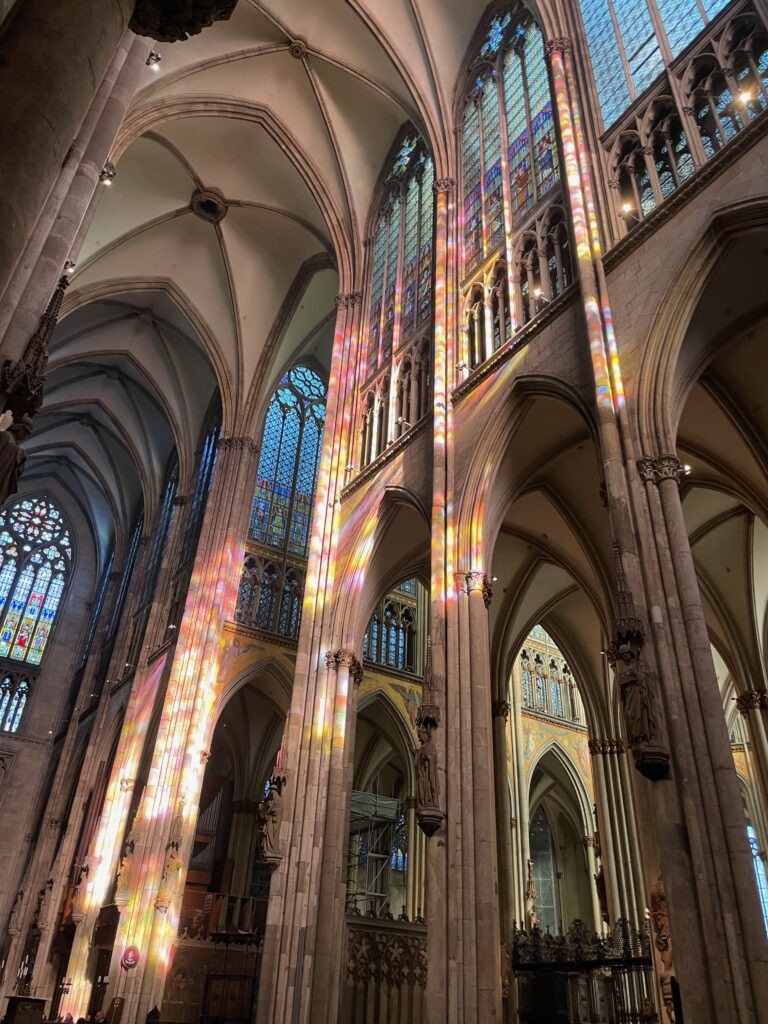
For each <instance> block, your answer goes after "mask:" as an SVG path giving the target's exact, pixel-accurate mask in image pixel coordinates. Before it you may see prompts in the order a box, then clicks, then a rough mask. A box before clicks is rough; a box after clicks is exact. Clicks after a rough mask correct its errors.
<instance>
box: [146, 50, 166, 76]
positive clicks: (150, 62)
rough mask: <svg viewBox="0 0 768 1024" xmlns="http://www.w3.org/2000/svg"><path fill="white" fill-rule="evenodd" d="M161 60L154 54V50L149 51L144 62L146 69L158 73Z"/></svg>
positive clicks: (157, 54)
mask: <svg viewBox="0 0 768 1024" xmlns="http://www.w3.org/2000/svg"><path fill="white" fill-rule="evenodd" d="M162 59H163V58H162V57H161V56H160V54H159V53H156V52H155V51H154V50H150V51H149V56H148V57H147V60H146V64H147V67H148V68H151V69H152V71H159V70H160V61H161V60H162Z"/></svg>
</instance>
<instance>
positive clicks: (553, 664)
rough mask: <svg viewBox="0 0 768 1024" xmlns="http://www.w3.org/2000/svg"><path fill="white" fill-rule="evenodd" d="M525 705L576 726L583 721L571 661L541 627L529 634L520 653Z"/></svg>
mask: <svg viewBox="0 0 768 1024" xmlns="http://www.w3.org/2000/svg"><path fill="white" fill-rule="evenodd" d="M519 660H520V676H519V679H520V684H519V685H520V693H521V698H522V707H523V708H524V709H526V710H528V711H533V712H535V713H536V714H537V715H546V716H547V717H549V718H557V719H560V720H562V721H564V722H570V723H573V724H575V725H583V724H584V716H583V711H582V705H581V698H580V696H579V693H578V690H577V688H576V681H575V680H574V678H573V675H572V673H571V670H570V668H569V666H568V663H567V662H566V661H565V659H564V658H563V656H562V654H561V653H560V651H559V650H558V648H557V646H556V644H555V642H554V640H553V639H552V637H551V636H549V634H548V633H547V632H546V630H545V629H544V628H543V627H541V626H535V627H534V628H533V629H532V630H531V632H530V633H529V634H528V637H527V640H526V645H525V647H523V648H522V650H521V651H520V655H519Z"/></svg>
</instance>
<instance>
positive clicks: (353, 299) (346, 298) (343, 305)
mask: <svg viewBox="0 0 768 1024" xmlns="http://www.w3.org/2000/svg"><path fill="white" fill-rule="evenodd" d="M362 299H363V293H362V292H345V293H340V294H339V295H337V296H336V297H335V299H334V300H333V301H334V305H335V306H336V309H349V308H350V307H352V306H355V305H357V304H358V303H359V302H362Z"/></svg>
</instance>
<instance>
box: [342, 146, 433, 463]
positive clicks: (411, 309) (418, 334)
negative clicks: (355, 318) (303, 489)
mask: <svg viewBox="0 0 768 1024" xmlns="http://www.w3.org/2000/svg"><path fill="white" fill-rule="evenodd" d="M433 184H434V166H433V164H432V158H431V157H430V156H429V154H428V153H427V151H426V149H425V147H424V144H423V143H422V142H421V141H420V139H419V137H418V135H417V134H416V132H415V131H414V130H413V129H410V130H408V131H406V132H405V134H404V135H403V136H402V138H401V140H400V142H399V143H398V145H397V146H396V147H395V150H394V156H393V157H392V158H391V160H390V161H389V163H388V165H387V168H386V173H385V176H384V181H383V188H382V195H381V199H380V201H379V205H378V207H377V209H376V215H375V218H374V225H375V226H374V233H373V238H372V239H371V243H370V246H369V259H370V266H369V280H370V294H369V296H368V310H367V328H366V332H365V335H364V349H363V351H364V357H365V358H364V364H365V365H364V367H363V372H362V377H363V395H362V400H361V403H360V435H359V445H360V447H359V452H360V463H361V465H366V464H367V463H368V462H371V461H372V460H373V459H375V458H376V457H377V456H378V455H380V454H381V453H382V452H383V451H384V450H385V449H386V448H387V446H388V445H389V444H391V443H392V441H394V440H396V439H397V438H398V437H400V435H401V434H403V433H404V432H405V431H406V430H407V429H408V428H409V427H410V426H412V425H413V424H414V423H415V422H416V421H417V420H418V419H421V417H422V416H423V415H424V414H425V413H426V412H427V395H428V392H429V387H428V385H429V381H430V365H429V346H426V347H425V346H424V344H423V341H424V339H426V338H428V337H429V333H430V330H429V329H430V322H431V317H432V249H433V234H434V208H435V199H434V194H433ZM393 371H394V372H393ZM406 389H407V390H406Z"/></svg>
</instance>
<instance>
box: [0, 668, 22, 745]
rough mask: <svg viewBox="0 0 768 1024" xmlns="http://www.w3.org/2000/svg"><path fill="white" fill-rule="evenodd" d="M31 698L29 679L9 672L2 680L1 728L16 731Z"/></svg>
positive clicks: (0, 702)
mask: <svg viewBox="0 0 768 1024" xmlns="http://www.w3.org/2000/svg"><path fill="white" fill-rule="evenodd" d="M28 699H29V679H27V678H26V677H25V676H20V677H19V676H15V675H11V674H8V675H6V676H5V677H4V678H3V681H2V682H0V730H2V731H3V732H16V731H17V730H18V728H19V723H20V722H21V716H22V714H23V713H24V708H25V707H26V706H27V700H28Z"/></svg>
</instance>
